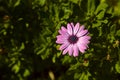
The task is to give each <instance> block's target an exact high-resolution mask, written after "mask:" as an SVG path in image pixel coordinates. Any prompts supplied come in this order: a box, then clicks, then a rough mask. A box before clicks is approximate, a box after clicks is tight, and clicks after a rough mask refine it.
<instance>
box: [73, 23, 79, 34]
mask: <svg viewBox="0 0 120 80" xmlns="http://www.w3.org/2000/svg"><path fill="white" fill-rule="evenodd" d="M79 26H80V24H79V23H77V24H76V25H75V27H74V35H75V34H76V33H77V32H78V30H79V28H80V27H79Z"/></svg>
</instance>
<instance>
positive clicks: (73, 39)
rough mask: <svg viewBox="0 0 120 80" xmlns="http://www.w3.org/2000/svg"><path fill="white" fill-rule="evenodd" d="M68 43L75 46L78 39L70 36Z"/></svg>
mask: <svg viewBox="0 0 120 80" xmlns="http://www.w3.org/2000/svg"><path fill="white" fill-rule="evenodd" d="M68 41H69V42H70V43H71V44H75V43H76V42H77V41H78V37H77V36H76V35H71V36H69V38H68Z"/></svg>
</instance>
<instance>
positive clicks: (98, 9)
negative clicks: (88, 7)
mask: <svg viewBox="0 0 120 80" xmlns="http://www.w3.org/2000/svg"><path fill="white" fill-rule="evenodd" d="M107 7H108V4H107V3H101V4H100V5H99V6H98V7H97V9H96V11H95V14H98V13H99V12H100V11H103V10H105V9H106V8H107Z"/></svg>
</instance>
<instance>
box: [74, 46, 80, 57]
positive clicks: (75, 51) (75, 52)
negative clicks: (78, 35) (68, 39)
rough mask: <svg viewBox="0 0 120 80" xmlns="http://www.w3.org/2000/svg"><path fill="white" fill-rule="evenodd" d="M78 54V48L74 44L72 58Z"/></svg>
mask: <svg viewBox="0 0 120 80" xmlns="http://www.w3.org/2000/svg"><path fill="white" fill-rule="evenodd" d="M78 53H79V51H78V47H77V45H76V44H74V46H73V56H74V57H76V56H78Z"/></svg>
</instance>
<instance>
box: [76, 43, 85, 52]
mask: <svg viewBox="0 0 120 80" xmlns="http://www.w3.org/2000/svg"><path fill="white" fill-rule="evenodd" d="M77 46H78V48H79V50H80V52H82V53H84V52H85V50H86V49H87V45H84V44H80V43H79V44H77Z"/></svg>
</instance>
